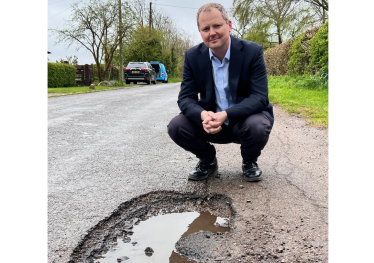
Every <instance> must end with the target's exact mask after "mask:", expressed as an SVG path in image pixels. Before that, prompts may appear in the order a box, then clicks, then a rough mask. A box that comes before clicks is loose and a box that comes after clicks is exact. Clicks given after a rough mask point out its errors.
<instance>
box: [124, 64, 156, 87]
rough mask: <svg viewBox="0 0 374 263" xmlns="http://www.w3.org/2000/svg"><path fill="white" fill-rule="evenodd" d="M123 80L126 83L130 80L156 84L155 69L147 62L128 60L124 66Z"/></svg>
mask: <svg viewBox="0 0 374 263" xmlns="http://www.w3.org/2000/svg"><path fill="white" fill-rule="evenodd" d="M125 81H126V84H130V82H133V83H134V84H137V83H138V82H145V83H147V84H148V85H149V84H151V83H153V84H156V83H157V77H156V71H155V70H154V68H153V67H152V66H151V64H150V63H149V62H129V64H127V66H126V68H125Z"/></svg>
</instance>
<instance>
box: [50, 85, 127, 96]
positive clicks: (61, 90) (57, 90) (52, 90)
mask: <svg viewBox="0 0 374 263" xmlns="http://www.w3.org/2000/svg"><path fill="white" fill-rule="evenodd" d="M130 86H134V85H133V84H129V85H126V84H124V85H123V86H114V87H112V86H96V87H95V89H94V90H91V89H89V87H88V86H81V87H62V88H48V93H68V94H75V93H86V92H93V91H101V90H111V89H117V88H120V87H130Z"/></svg>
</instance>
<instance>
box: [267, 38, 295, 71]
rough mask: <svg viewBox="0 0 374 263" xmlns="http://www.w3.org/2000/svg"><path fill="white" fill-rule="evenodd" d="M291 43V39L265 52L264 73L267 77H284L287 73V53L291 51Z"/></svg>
mask: <svg viewBox="0 0 374 263" xmlns="http://www.w3.org/2000/svg"><path fill="white" fill-rule="evenodd" d="M292 42H293V39H290V40H288V41H286V42H283V43H282V44H280V45H279V46H276V47H273V48H271V49H268V50H267V51H265V53H264V59H265V64H266V71H267V73H268V74H269V75H285V74H286V73H287V71H288V66H287V62H288V60H289V56H288V51H289V50H290V49H291V46H292Z"/></svg>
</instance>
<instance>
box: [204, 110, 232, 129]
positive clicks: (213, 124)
mask: <svg viewBox="0 0 374 263" xmlns="http://www.w3.org/2000/svg"><path fill="white" fill-rule="evenodd" d="M201 119H202V120H203V128H204V130H205V131H206V132H207V133H209V134H215V133H218V132H219V131H221V130H222V124H223V123H224V122H225V120H227V113H226V111H221V112H216V113H214V112H213V111H202V112H201Z"/></svg>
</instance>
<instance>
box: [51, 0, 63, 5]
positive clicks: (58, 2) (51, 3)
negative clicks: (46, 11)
mask: <svg viewBox="0 0 374 263" xmlns="http://www.w3.org/2000/svg"><path fill="white" fill-rule="evenodd" d="M62 1H65V0H61V1H58V2H54V3H51V4H48V5H53V4H57V3H60V2H62Z"/></svg>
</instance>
